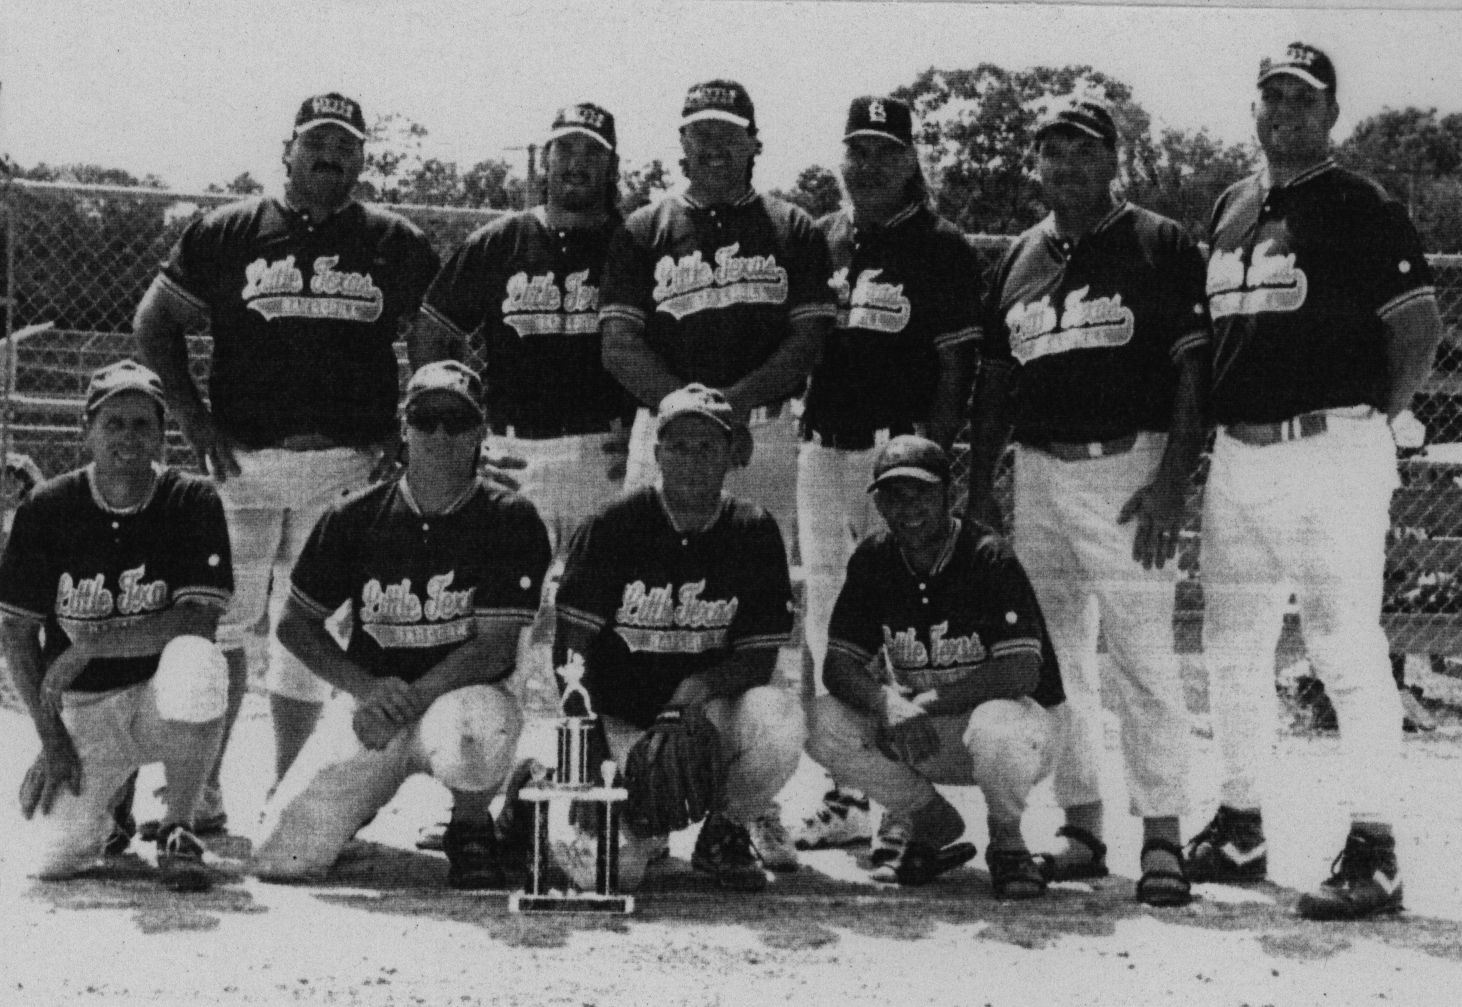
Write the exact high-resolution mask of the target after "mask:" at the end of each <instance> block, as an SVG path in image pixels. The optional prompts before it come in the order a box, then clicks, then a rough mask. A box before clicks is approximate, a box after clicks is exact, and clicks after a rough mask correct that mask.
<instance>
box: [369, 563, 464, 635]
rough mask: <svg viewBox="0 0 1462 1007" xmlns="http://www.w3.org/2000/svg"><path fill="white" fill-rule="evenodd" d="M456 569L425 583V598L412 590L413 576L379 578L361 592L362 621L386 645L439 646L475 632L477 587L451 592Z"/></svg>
mask: <svg viewBox="0 0 1462 1007" xmlns="http://www.w3.org/2000/svg"><path fill="white" fill-rule="evenodd" d="M456 576H457V575H456V572H455V571H449V572H447V573H443V574H438V575H437V576H435V577H432V578H431V579H430V580H428V581H427V582H426V600H425V601H423V600H422V599H421V598H419V597H418V596H417V595H416V594H415V593H414V592H413V591H412V590H411V578H410V577H405V578H403V579H402V580H401V581H400V582H398V583H395V584H386V585H384V586H383V585H382V584H381V582H380V581H379V580H377V579H376V578H374V577H373V578H371V579H370V580H369V581H367V582H366V585H365V587H364V588H362V589H361V593H360V624H361V628H362V629H364V630H365V631H366V632H367V633H369V634H370V637H371V639H372V640H374V641H376V643H378V644H380V645H381V646H382V647H383V648H386V649H390V648H393V647H440V646H442V645H443V644H448V643H460V642H461V641H463V640H466V639H469V638H470V637H471V636H473V635H474V633H475V630H476V627H475V625H474V623H473V620H472V599H473V596H474V595H475V594H476V593H477V588H475V587H470V588H468V589H467V590H465V591H452V590H449V588H450V587H451V586H452V581H453V580H455V579H456Z"/></svg>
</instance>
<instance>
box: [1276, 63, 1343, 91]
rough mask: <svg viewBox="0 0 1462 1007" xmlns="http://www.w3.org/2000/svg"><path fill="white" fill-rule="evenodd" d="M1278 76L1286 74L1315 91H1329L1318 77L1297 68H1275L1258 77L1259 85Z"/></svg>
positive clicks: (1328, 87) (1328, 86)
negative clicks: (1296, 78)
mask: <svg viewBox="0 0 1462 1007" xmlns="http://www.w3.org/2000/svg"><path fill="white" fill-rule="evenodd" d="M1280 74H1288V75H1289V76H1291V77H1298V78H1299V79H1300V80H1302V81H1304V82H1305V83H1306V84H1308V85H1310V86H1311V87H1313V88H1315V89H1316V90H1317V91H1328V90H1330V85H1329V84H1327V83H1325V82H1324V81H1323V80H1321V79H1320V78H1319V77H1316V76H1315V75H1314V74H1312V73H1310V71H1308V70H1303V69H1301V68H1300V67H1297V66H1277V67H1275V68H1274V69H1272V70H1270V71H1269V72H1268V73H1266V74H1264V75H1263V76H1262V77H1260V78H1259V83H1260V84H1263V83H1264V82H1265V81H1266V80H1269V79H1270V78H1271V77H1278V76H1279V75H1280Z"/></svg>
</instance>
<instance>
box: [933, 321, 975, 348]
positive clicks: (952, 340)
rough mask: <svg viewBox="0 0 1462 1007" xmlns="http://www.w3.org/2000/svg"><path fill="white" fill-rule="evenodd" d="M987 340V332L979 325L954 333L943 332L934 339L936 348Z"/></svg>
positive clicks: (968, 326)
mask: <svg viewBox="0 0 1462 1007" xmlns="http://www.w3.org/2000/svg"><path fill="white" fill-rule="evenodd" d="M984 338H985V330H984V329H982V328H981V327H980V326H978V325H967V326H965V327H964V328H963V329H956V330H955V331H953V332H941V333H939V334H938V335H936V336H935V337H934V348H935V349H936V350H937V349H943V348H944V347H946V346H958V345H960V344H961V343H969V342H978V341H980V340H981V339H984Z"/></svg>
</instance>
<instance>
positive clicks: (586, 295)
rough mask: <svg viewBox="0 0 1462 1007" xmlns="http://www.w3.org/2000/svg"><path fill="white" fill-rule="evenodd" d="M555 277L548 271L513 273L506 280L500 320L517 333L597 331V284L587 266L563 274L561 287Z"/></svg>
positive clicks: (536, 334)
mask: <svg viewBox="0 0 1462 1007" xmlns="http://www.w3.org/2000/svg"><path fill="white" fill-rule="evenodd" d="M555 279H556V277H555V275H554V274H553V273H551V272H549V273H544V274H541V275H538V276H529V275H528V274H527V273H526V272H520V273H515V274H514V275H513V276H512V277H511V278H509V280H508V286H507V297H506V298H504V300H503V304H502V312H503V321H504V322H506V323H507V324H508V325H509V326H511V327H512V328H513V329H514V330H515V331H516V332H517V333H518V335H519V336H541V335H559V334H563V333H567V334H569V335H585V334H591V333H596V332H598V331H599V288H598V287H597V286H595V285H594V284H592V283H590V282H589V270H587V269H581V270H579V271H578V272H576V273H570V274H568V276H565V277H564V281H563V289H562V290H560V289H559V287H558V284H557V283H556V282H555Z"/></svg>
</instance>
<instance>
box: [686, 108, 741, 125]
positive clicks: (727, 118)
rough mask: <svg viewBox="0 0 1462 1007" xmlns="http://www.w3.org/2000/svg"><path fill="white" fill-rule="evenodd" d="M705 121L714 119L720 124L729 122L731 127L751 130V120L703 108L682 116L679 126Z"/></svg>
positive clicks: (717, 109) (730, 113)
mask: <svg viewBox="0 0 1462 1007" xmlns="http://www.w3.org/2000/svg"><path fill="white" fill-rule="evenodd" d="M705 119H716V120H719V121H721V122H729V123H731V124H732V125H735V126H740V127H741V128H742V129H750V128H751V120H750V119H747V118H745V117H743V116H739V115H737V114H735V113H734V112H723V111H721V110H720V109H719V108H703V109H701V110H700V111H699V112H692V113H691V114H690V115H687V116H682V117H681V119H680V124H681V125H682V126H689V125H690V124H691V123H693V122H701V121H703V120H705Z"/></svg>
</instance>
